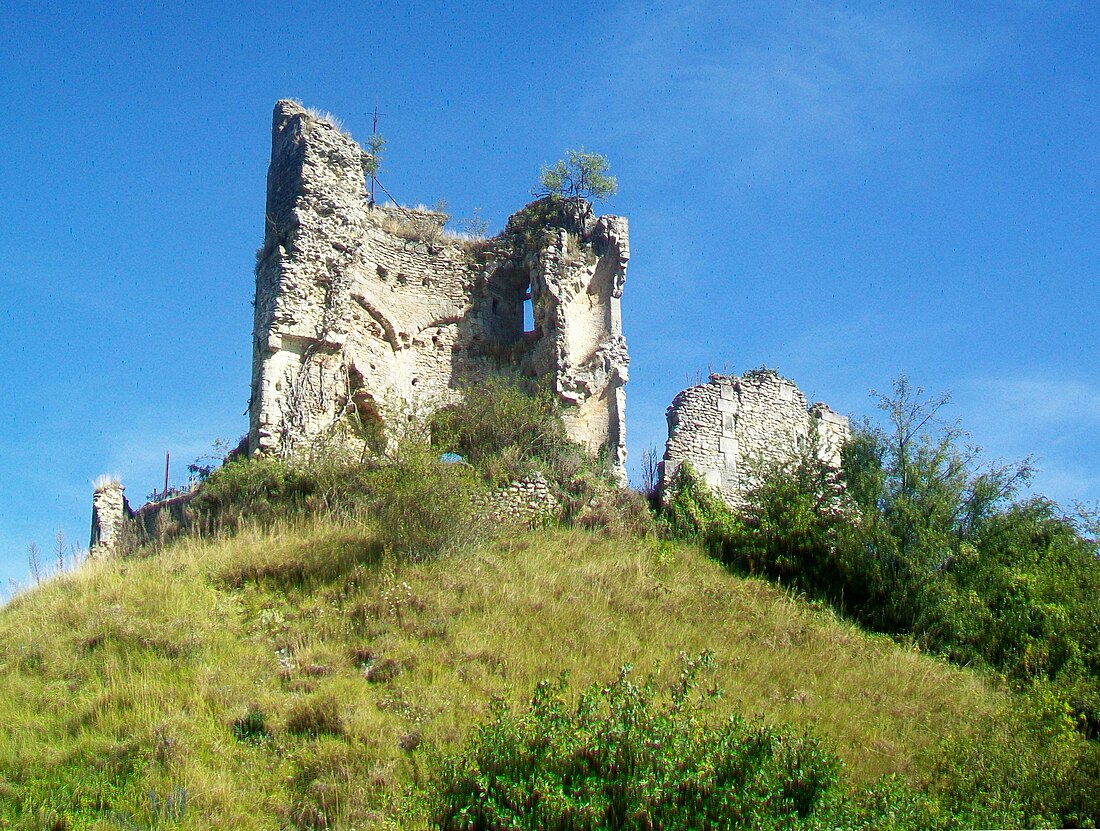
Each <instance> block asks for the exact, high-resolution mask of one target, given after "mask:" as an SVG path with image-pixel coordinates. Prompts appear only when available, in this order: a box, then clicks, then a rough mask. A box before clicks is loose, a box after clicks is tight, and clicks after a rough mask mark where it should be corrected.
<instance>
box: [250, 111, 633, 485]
mask: <svg viewBox="0 0 1100 831" xmlns="http://www.w3.org/2000/svg"><path fill="white" fill-rule="evenodd" d="M364 155H365V151H364V150H363V149H362V148H361V147H360V146H359V145H358V144H357V143H356V142H355V141H354V139H352V138H351V137H350V136H348V135H346V134H344V133H342V132H341V131H340V130H339V129H337V128H336V127H335V126H333V125H332V124H331V123H329V122H328V121H326V120H324V119H321V118H317V117H315V116H314V115H311V114H310V112H309V111H307V110H306V109H304V108H303V107H301V106H300V105H298V104H297V103H294V102H291V101H280V102H279V103H278V104H277V105H276V107H275V114H274V123H273V128H272V151H271V164H270V168H269V171H268V199H267V223H266V231H265V239H264V245H263V248H262V249H261V250H260V252H259V254H258V262H257V269H256V302H255V326H254V337H253V346H254V349H253V375H252V397H251V403H250V408H249V413H250V430H249V449H250V451H251V452H253V453H255V452H260V451H262V452H276V453H279V454H284V455H285V454H292V453H295V452H298V451H300V450H301V449H302V448H304V447H308V446H310V445H311V444H313V443H314V442H316V441H318V440H320V439H324V438H326V437H327V436H329V435H330V434H332V433H333V432H334V431H338V430H340V429H341V428H342V427H346V426H348V425H351V426H362V425H364V424H367V423H368V422H377V421H385V420H387V419H388V420H390V421H392V420H393V418H394V417H395V415H396V414H398V413H402V414H405V413H410V412H415V413H425V412H429V411H430V410H431V409H433V408H435V407H438V406H440V405H442V404H444V403H447V402H448V401H451V400H454V397H455V395H456V391H457V390H458V389H459V388H460V387H461V385H462V384H463V382H467V381H476V380H477V379H478V378H479V377H483V376H485V375H487V374H489V373H492V372H496V371H499V370H500V369H501V368H509V369H513V370H518V371H519V372H520V373H521V374H523V375H526V376H528V377H532V378H544V379H547V380H548V381H549V382H550V384H551V386H552V388H553V390H554V392H555V393H556V394H557V395H558V397H559V399H560V400H561V401H562V403H563V404H564V405H565V421H566V425H567V429H568V431H569V433H570V435H571V436H572V437H573V438H574V439H575V440H577V441H579V442H581V443H583V444H584V445H586V446H587V447H588V448H589V449H590V450H591V451H592V452H594V453H596V452H604V453H606V454H607V456H608V459H609V461H610V463H611V465H612V467H613V469H614V471H615V473H616V474H617V475H618V476H619V477H620V478H621V479H624V480H625V467H624V465H625V459H626V435H625V434H626V430H625V393H624V390H623V385H624V384H625V383H626V380H627V365H628V362H629V360H628V357H627V351H626V342H625V340H624V339H623V336H622V322H621V315H620V307H619V298H620V297H621V294H622V288H623V282H624V280H625V276H626V265H627V261H628V259H629V245H628V241H627V223H626V220H625V219H623V218H621V217H614V216H606V217H597V216H595V215H594V214H593V212H592V209H591V207H590V206H589V205H588V204H587V203H585V202H583V201H573V200H556V201H551V200H540V201H538V202H535V203H532V204H531V205H529V206H528V207H527V208H525V209H524V210H522V211H520V212H518V213H517V214H515V215H514V216H513V217H512V218H511V219H510V220H509V222H508V225H507V227H506V229H505V231H504V232H503V233H502V234H501V235H500V236H498V237H496V238H494V239H492V240H488V241H486V242H484V243H477V244H471V243H470V242H469V241H463V240H459V239H457V238H454V237H450V236H448V235H446V234H444V233H443V232H442V226H443V223H444V222H445V220H446V217H444V216H443V215H441V214H437V213H433V212H431V211H424V210H415V211H411V210H407V209H404V208H399V207H396V206H386V207H372V206H371V205H370V204H369V201H368V197H367V194H366V190H365V188H364V178H363V164H364ZM527 299H529V300H530V301H531V304H532V312H533V317H534V330H533V331H531V332H525V331H524V325H523V307H524V302H525V301H526V300H527Z"/></svg>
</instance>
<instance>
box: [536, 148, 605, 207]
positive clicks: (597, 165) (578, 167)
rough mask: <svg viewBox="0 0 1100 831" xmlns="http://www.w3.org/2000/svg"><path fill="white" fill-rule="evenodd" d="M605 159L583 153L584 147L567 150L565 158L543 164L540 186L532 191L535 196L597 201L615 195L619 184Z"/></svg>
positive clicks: (598, 155)
mask: <svg viewBox="0 0 1100 831" xmlns="http://www.w3.org/2000/svg"><path fill="white" fill-rule="evenodd" d="M610 171H611V165H610V163H609V162H608V161H607V157H606V156H602V155H600V154H599V153H586V152H585V151H584V148H583V147H582V148H580V149H579V150H566V151H565V158H564V159H559V160H558V161H556V162H555V163H554V164H553V165H543V167H542V172H541V173H540V174H539V183H538V185H537V186H535V187H534V188H532V190H531V192H532V193H533V194H534V195H535V196H540V197H542V196H561V197H565V198H566V199H570V198H578V197H579V198H581V199H587V200H589V201H590V202H591V201H599V200H603V199H607V198H608V197H609V196H614V195H615V194H616V192H617V191H618V190H619V183H618V182H617V181H616V180H615V177H614V176H612V175H611V172H610Z"/></svg>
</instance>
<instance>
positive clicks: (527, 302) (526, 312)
mask: <svg viewBox="0 0 1100 831" xmlns="http://www.w3.org/2000/svg"><path fill="white" fill-rule="evenodd" d="M523 331H524V334H530V333H531V332H534V331H535V309H534V307H533V306H532V305H531V287H530V286H528V287H527V291H525V292H524V293H523Z"/></svg>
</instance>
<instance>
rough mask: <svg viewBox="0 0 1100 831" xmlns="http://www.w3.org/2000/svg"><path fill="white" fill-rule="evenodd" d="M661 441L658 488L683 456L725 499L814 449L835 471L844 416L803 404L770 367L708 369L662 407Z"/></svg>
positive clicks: (846, 431)
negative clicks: (703, 379)
mask: <svg viewBox="0 0 1100 831" xmlns="http://www.w3.org/2000/svg"><path fill="white" fill-rule="evenodd" d="M666 417H667V419H668V442H667V443H666V445H665V455H664V461H663V462H662V465H661V487H662V488H665V487H667V486H668V484H669V483H670V482H671V480H672V477H673V476H674V475H675V474H676V471H677V470H678V469H679V467H680V465H681V464H683V463H684V462H685V461H686V462H690V464H691V466H692V468H694V470H695V471H696V473H698V474H699V475H700V476H701V477H702V478H703V480H704V481H706V483H707V484H708V485H710V486H711V487H712V488H714V489H715V490H716V491H718V492H719V493H721V494H722V496H723V498H725V500H726V501H727V502H729V503H730V504H732V505H736V504H738V502H739V501H740V499H741V497H742V495H743V494H744V493H745V491H746V490H747V489H749V488H750V487H752V485H753V483H754V481H756V479H757V477H758V476H759V474H760V473H761V472H763V471H765V470H768V469H769V468H771V467H774V466H776V465H783V464H785V463H788V462H791V461H793V460H794V459H797V458H798V457H799V455H800V454H802V453H804V452H813V453H815V454H816V455H817V457H818V458H819V459H821V461H823V462H825V463H826V464H828V465H829V466H831V467H834V468H836V469H838V470H839V469H840V463H841V456H840V454H841V449H842V447H843V445H844V442H845V441H847V439H848V437H849V435H850V431H849V426H848V419H847V418H846V417H845V416H842V415H839V414H837V413H835V412H833V411H832V410H830V409H829V408H828V407H827V406H826V405H824V404H820V403H819V404H814V405H813V406H812V407H811V406H807V404H806V397H805V396H804V395H803V394H802V392H801V391H800V390H799V389H798V387H796V386H795V384H794V382H793V381H790V380H788V379H786V378H783V377H782V376H780V375H779V374H778V373H776V372H774V371H773V370H768V369H762V370H754V371H752V372H746V373H745V374H744V375H742V376H740V377H738V376H736V375H711V376H710V380H709V381H708V382H707V383H706V384H699V385H698V386H694V387H690V388H688V389H686V390H684V391H683V392H681V393H680V394H679V395H677V396H676V398H675V399H673V402H672V405H671V406H670V407H669V408H668V411H667V413H666Z"/></svg>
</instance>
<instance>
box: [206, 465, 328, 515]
mask: <svg viewBox="0 0 1100 831" xmlns="http://www.w3.org/2000/svg"><path fill="white" fill-rule="evenodd" d="M316 489H317V485H316V482H315V481H314V479H313V478H312V477H311V476H310V475H309V474H308V472H307V471H306V470H304V469H303V468H300V467H296V466H294V465H291V464H289V463H288V462H287V461H286V460H284V459H280V458H278V457H276V456H252V457H245V458H237V459H232V460H230V461H228V462H226V463H225V464H224V465H222V466H221V467H219V468H217V469H216V470H214V471H213V472H212V473H210V475H209V476H208V477H207V478H206V481H204V482H203V483H202V486H201V487H200V489H199V492H198V494H197V495H196V497H195V498H194V499H193V500H192V501H191V503H190V505H188V515H189V516H190V519H191V524H192V525H197V526H198V527H200V528H202V529H203V530H207V531H212V530H217V529H220V528H229V529H233V528H236V527H237V526H238V525H240V523H241V522H242V521H243V520H244V519H246V518H248V519H250V520H253V521H256V522H261V523H262V522H268V521H270V520H272V519H274V518H275V517H277V516H285V515H287V514H288V513H290V512H291V511H293V510H297V509H301V508H302V507H304V505H305V502H306V499H307V498H308V497H309V496H310V495H312V494H313V493H315V491H316Z"/></svg>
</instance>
